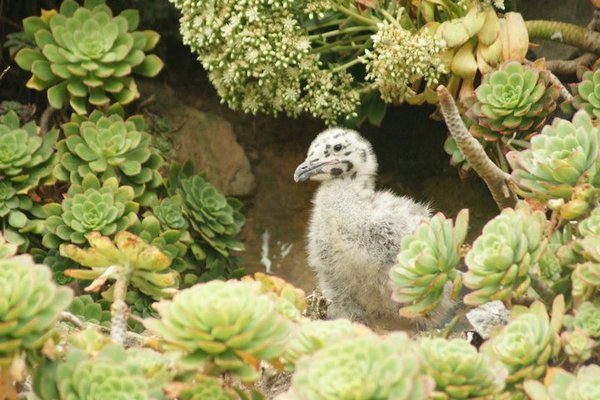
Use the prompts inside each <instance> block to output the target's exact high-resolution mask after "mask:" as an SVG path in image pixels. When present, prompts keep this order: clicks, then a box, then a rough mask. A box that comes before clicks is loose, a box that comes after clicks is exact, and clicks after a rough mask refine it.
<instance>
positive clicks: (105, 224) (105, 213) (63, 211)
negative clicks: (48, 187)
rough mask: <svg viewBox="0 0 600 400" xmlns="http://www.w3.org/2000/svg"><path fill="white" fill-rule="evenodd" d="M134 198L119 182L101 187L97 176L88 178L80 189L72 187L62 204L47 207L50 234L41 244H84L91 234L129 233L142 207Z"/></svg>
mask: <svg viewBox="0 0 600 400" xmlns="http://www.w3.org/2000/svg"><path fill="white" fill-rule="evenodd" d="M133 197H134V192H133V189H132V188H131V187H129V186H119V183H118V181H117V178H109V179H107V180H106V181H104V182H103V183H102V184H101V183H100V180H99V179H98V178H97V177H96V176H95V175H93V174H88V175H86V176H85V178H83V180H82V182H81V185H78V184H72V185H71V187H70V188H69V191H68V192H67V198H66V199H65V200H63V202H62V204H58V203H50V204H46V205H45V206H44V211H45V212H46V215H47V219H46V222H45V224H46V228H47V233H46V235H44V239H43V241H42V243H43V244H44V246H46V247H48V248H57V247H58V246H59V245H60V244H61V243H63V242H71V243H76V244H83V243H85V242H86V239H85V236H86V235H87V234H88V233H90V232H100V233H101V234H102V235H105V236H113V235H114V234H116V233H117V232H120V231H123V230H125V229H127V228H128V227H129V226H131V225H133V224H134V223H135V221H136V220H137V215H136V213H137V211H138V208H139V204H137V203H136V202H134V201H133Z"/></svg>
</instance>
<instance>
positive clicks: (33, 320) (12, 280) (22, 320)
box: [0, 255, 73, 368]
mask: <svg viewBox="0 0 600 400" xmlns="http://www.w3.org/2000/svg"><path fill="white" fill-rule="evenodd" d="M0 293H2V296H1V299H0V368H5V367H7V366H10V364H11V363H12V362H13V358H14V357H15V356H16V355H18V354H20V353H22V352H26V353H27V352H35V351H37V350H39V349H40V348H41V347H42V346H43V344H44V343H45V342H46V341H47V340H48V339H49V338H50V336H51V335H52V333H53V326H54V324H55V322H56V321H57V320H58V318H59V315H60V313H61V312H62V311H64V310H65V309H66V308H67V307H68V306H69V303H70V302H71V299H72V297H73V293H72V291H71V289H69V288H67V287H63V286H57V285H56V284H55V283H54V282H52V279H51V273H50V269H49V268H48V267H47V266H45V265H41V264H35V263H34V261H33V259H32V258H31V256H29V255H21V256H16V257H10V258H5V259H0Z"/></svg>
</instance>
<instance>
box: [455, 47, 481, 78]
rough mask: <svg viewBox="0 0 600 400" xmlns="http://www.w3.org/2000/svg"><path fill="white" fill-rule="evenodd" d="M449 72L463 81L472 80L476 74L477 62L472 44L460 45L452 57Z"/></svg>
mask: <svg viewBox="0 0 600 400" xmlns="http://www.w3.org/2000/svg"><path fill="white" fill-rule="evenodd" d="M450 70H451V71H452V73H453V74H456V75H458V76H460V77H461V78H463V79H468V80H472V79H473V78H474V77H475V74H476V73H477V60H475V56H474V55H473V44H472V43H471V42H470V41H469V42H466V43H465V44H463V45H462V47H461V48H460V49H458V51H457V52H456V54H455V55H454V58H453V59H452V64H451V65H450Z"/></svg>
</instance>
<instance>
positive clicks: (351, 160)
mask: <svg viewBox="0 0 600 400" xmlns="http://www.w3.org/2000/svg"><path fill="white" fill-rule="evenodd" d="M376 174H377V158H376V157H375V153H374V152H373V148H372V147H371V144H370V143H369V142H368V141H367V140H366V139H364V138H363V137H362V136H361V135H360V134H359V133H358V132H355V131H353V130H349V129H342V128H331V129H327V130H325V131H324V132H322V133H320V134H319V135H318V136H317V137H316V138H315V140H314V141H313V142H312V143H311V145H310V148H309V149H308V156H307V157H306V160H305V161H304V162H303V163H302V164H300V165H299V166H298V168H296V171H295V173H294V180H295V181H296V182H301V181H306V180H314V181H321V182H322V183H321V185H320V186H319V188H318V190H317V192H316V194H315V196H314V198H313V204H314V206H313V210H312V215H311V218H310V225H309V233H308V262H309V265H310V267H311V268H312V269H314V270H315V272H316V274H317V277H318V284H319V287H320V289H321V291H322V292H323V295H324V296H325V297H326V298H328V299H329V300H330V301H331V305H330V306H329V309H328V317H329V318H349V319H352V320H354V321H359V322H362V323H365V324H368V325H371V326H377V327H382V328H386V329H398V328H407V327H410V326H411V325H414V324H417V325H419V326H420V325H425V326H431V325H432V324H435V321H431V320H430V319H427V320H426V319H421V320H420V321H408V320H406V319H404V318H401V317H400V315H399V312H398V310H399V304H398V303H396V302H394V301H393V300H392V299H391V293H392V290H391V287H390V284H389V277H388V272H389V270H390V267H391V266H392V265H393V264H394V263H395V260H396V256H397V255H398V253H399V251H400V241H401V240H402V238H403V237H404V236H405V235H407V234H410V233H412V232H413V231H414V230H415V228H416V227H417V226H418V224H419V223H420V222H421V221H423V220H425V219H428V218H429V217H430V210H429V208H428V207H427V206H426V205H424V204H420V203H417V202H415V201H414V200H412V199H410V198H408V197H401V196H396V195H394V194H393V193H391V192H390V191H377V190H375V176H376Z"/></svg>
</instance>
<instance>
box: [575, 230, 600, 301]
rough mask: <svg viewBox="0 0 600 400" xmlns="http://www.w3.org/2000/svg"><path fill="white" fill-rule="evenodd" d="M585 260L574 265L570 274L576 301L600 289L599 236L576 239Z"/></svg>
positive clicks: (584, 298)
mask: <svg viewBox="0 0 600 400" xmlns="http://www.w3.org/2000/svg"><path fill="white" fill-rule="evenodd" d="M578 244H579V246H581V255H582V256H583V257H584V259H585V262H582V263H579V264H576V265H575V270H574V271H573V273H572V275H571V280H572V293H573V297H574V299H575V302H576V303H581V302H582V301H584V300H587V299H591V298H593V297H594V295H595V293H596V292H597V291H598V289H600V236H596V235H593V236H587V237H584V238H583V239H580V240H578Z"/></svg>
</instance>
